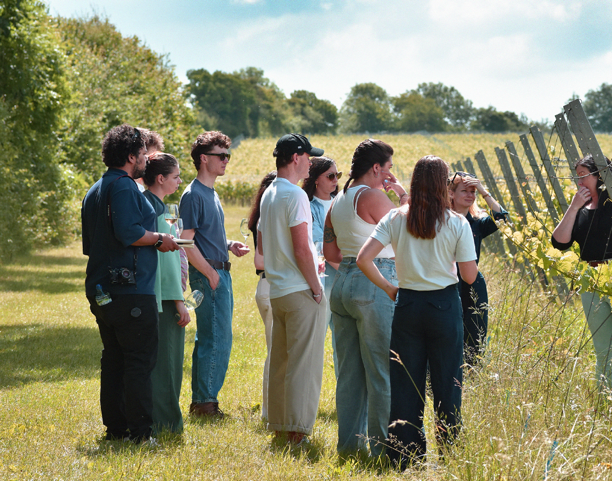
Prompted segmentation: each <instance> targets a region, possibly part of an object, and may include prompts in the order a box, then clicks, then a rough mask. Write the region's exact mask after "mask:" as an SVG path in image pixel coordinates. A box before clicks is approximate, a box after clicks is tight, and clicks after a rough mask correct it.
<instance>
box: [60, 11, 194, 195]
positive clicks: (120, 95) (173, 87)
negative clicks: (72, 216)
mask: <svg viewBox="0 0 612 481" xmlns="http://www.w3.org/2000/svg"><path fill="white" fill-rule="evenodd" d="M56 26H57V28H58V30H59V31H60V33H61V35H62V42H63V46H64V48H65V51H66V58H67V75H68V79H69V82H70V90H71V92H72V97H71V98H70V100H69V101H68V102H66V103H65V105H64V107H65V120H64V123H63V127H62V129H61V148H62V151H63V161H64V162H65V164H66V165H68V166H70V168H72V169H73V170H74V171H75V172H79V173H80V174H81V175H82V176H83V178H84V184H85V185H90V184H92V183H93V182H94V181H95V180H96V179H97V178H98V177H99V176H100V175H101V174H102V173H103V172H104V171H105V170H106V166H105V165H104V164H103V162H102V161H101V158H100V143H101V141H102V138H103V137H104V134H105V133H106V132H108V131H109V130H110V129H111V128H113V127H115V126H117V125H120V124H122V123H128V124H131V125H135V126H140V127H145V128H148V129H151V130H155V131H157V132H159V133H160V134H161V135H162V137H163V138H164V142H165V150H166V151H167V152H170V153H172V154H174V155H176V157H177V158H179V160H183V159H184V162H183V163H184V165H185V166H186V164H187V162H188V159H189V151H190V149H189V146H190V143H191V141H193V139H194V138H195V136H196V135H197V131H196V130H195V115H194V113H193V111H192V110H191V109H190V108H189V107H188V105H187V104H186V101H185V100H184V97H183V95H182V92H181V84H180V82H179V81H178V79H177V78H176V75H175V74H174V71H173V69H172V68H171V67H170V66H169V65H168V63H167V59H166V58H165V57H164V56H162V55H159V54H157V53H155V52H153V51H151V50H150V49H149V48H148V47H145V46H144V45H143V44H142V42H141V41H140V40H139V39H138V38H136V37H131V38H124V37H122V35H121V34H120V33H119V32H118V31H117V30H116V28H115V27H114V26H113V25H112V24H110V23H109V22H108V20H107V19H101V18H100V17H98V16H93V17H91V18H86V19H64V18H58V19H57V20H56Z"/></svg>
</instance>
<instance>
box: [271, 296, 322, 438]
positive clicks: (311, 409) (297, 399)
mask: <svg viewBox="0 0 612 481" xmlns="http://www.w3.org/2000/svg"><path fill="white" fill-rule="evenodd" d="M270 303H271V304H272V314H273V319H274V320H273V323H272V349H271V352H270V377H269V385H268V429H269V430H270V431H294V432H298V433H304V434H311V433H312V428H313V426H314V423H315V419H316V417H317V409H318V407H319V396H320V395H321V382H322V379H323V350H324V342H325V330H326V325H325V310H326V304H327V299H326V298H325V296H324V295H323V298H322V300H321V303H320V304H317V302H316V301H315V300H314V299H313V298H312V291H311V290H310V289H308V290H305V291H300V292H295V293H292V294H288V295H286V296H283V297H279V298H277V299H271V300H270Z"/></svg>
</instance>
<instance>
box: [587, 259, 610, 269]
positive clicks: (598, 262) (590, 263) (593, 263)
mask: <svg viewBox="0 0 612 481" xmlns="http://www.w3.org/2000/svg"><path fill="white" fill-rule="evenodd" d="M607 263H608V261H607V260H605V261H590V262H589V265H590V266H591V267H597V266H599V265H601V264H607Z"/></svg>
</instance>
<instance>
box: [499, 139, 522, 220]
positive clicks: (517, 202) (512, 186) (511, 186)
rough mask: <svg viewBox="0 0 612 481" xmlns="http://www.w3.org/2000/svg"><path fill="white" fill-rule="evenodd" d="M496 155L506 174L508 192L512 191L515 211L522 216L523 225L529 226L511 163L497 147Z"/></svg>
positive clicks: (511, 195)
mask: <svg viewBox="0 0 612 481" xmlns="http://www.w3.org/2000/svg"><path fill="white" fill-rule="evenodd" d="M495 155H497V160H498V161H499V166H500V167H501V169H502V172H503V174H504V178H505V179H506V185H507V186H508V190H509V191H510V197H511V198H512V203H513V204H514V209H515V211H516V213H517V214H518V215H519V216H520V218H521V223H522V224H527V212H525V206H524V205H523V203H522V202H521V196H520V194H519V191H518V188H517V187H516V182H514V176H513V175H512V169H511V168H510V163H509V162H508V157H507V156H506V151H505V150H503V149H500V148H499V147H495Z"/></svg>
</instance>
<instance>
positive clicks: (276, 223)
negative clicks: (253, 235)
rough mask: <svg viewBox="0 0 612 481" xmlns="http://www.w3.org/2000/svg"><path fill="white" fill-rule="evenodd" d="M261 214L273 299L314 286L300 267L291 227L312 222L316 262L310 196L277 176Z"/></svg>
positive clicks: (315, 258)
mask: <svg viewBox="0 0 612 481" xmlns="http://www.w3.org/2000/svg"><path fill="white" fill-rule="evenodd" d="M260 210H261V217H260V220H259V226H258V230H259V231H260V232H261V236H262V250H263V256H264V269H265V271H266V279H267V280H268V282H269V283H270V299H277V298H279V297H283V296H286V295H288V294H292V293H294V292H299V291H304V290H307V289H310V286H309V285H308V282H306V279H305V278H304V276H303V275H302V272H301V271H300V269H299V268H298V265H297V262H296V259H295V254H294V251H293V242H292V240H291V230H290V229H291V227H295V226H297V225H300V224H302V223H306V224H308V229H307V232H308V243H309V245H310V251H311V254H312V258H313V262H314V265H315V266H316V265H317V254H316V251H315V247H314V243H313V241H312V213H311V211H310V202H309V201H308V196H307V195H306V192H304V191H303V190H302V189H301V188H300V187H298V186H297V185H295V184H292V183H291V182H289V181H288V180H287V179H283V178H278V177H277V178H276V179H275V180H274V181H273V182H272V184H270V186H269V187H268V188H267V189H266V191H265V192H264V195H263V196H262V198H261V209H260Z"/></svg>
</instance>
